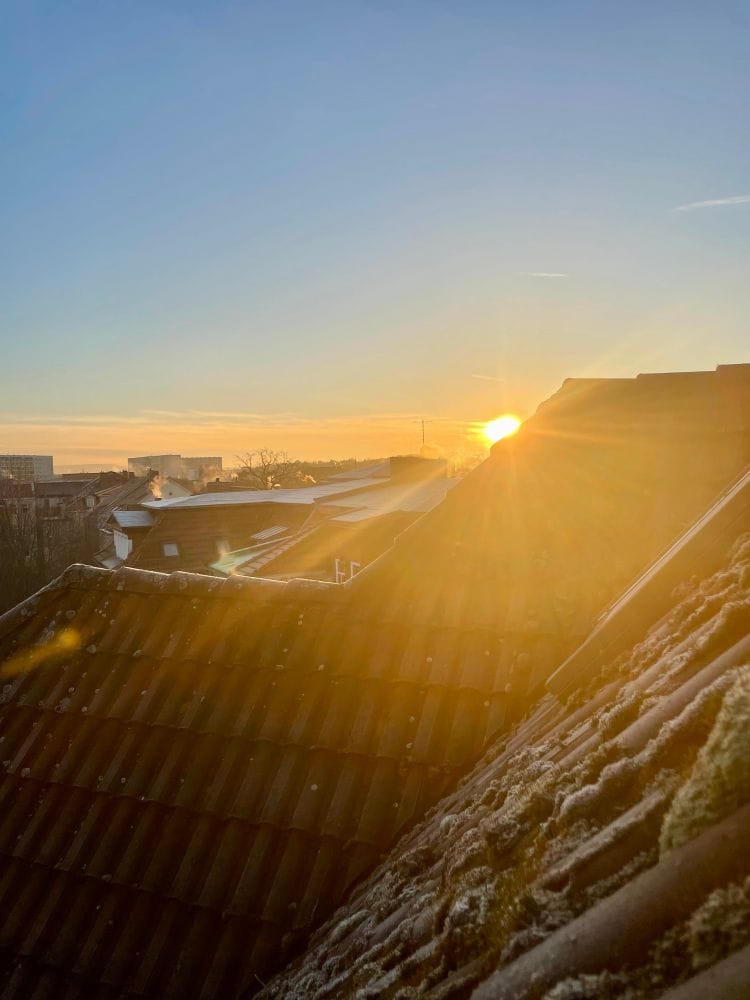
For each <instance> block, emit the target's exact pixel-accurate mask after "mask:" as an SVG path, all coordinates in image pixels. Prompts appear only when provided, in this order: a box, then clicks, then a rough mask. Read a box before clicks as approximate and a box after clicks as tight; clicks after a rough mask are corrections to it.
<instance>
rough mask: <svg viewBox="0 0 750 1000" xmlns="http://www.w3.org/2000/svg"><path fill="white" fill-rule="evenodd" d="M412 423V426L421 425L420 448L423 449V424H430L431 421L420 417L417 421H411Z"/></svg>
mask: <svg viewBox="0 0 750 1000" xmlns="http://www.w3.org/2000/svg"><path fill="white" fill-rule="evenodd" d="M412 423H414V424H421V425H422V447H423V448H424V425H425V424H431V423H432V421H431V420H425V418H424V417H420V418H419V420H413V421H412Z"/></svg>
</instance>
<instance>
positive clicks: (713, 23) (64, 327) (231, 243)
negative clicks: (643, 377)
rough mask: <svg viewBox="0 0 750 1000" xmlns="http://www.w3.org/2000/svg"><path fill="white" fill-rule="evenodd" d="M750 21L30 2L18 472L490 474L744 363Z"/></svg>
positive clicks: (24, 7)
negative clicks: (366, 466) (263, 449)
mask: <svg viewBox="0 0 750 1000" xmlns="http://www.w3.org/2000/svg"><path fill="white" fill-rule="evenodd" d="M748 51H750V6H749V5H748V4H747V3H746V2H722V0H718V2H715V3H710V4H709V3H707V2H702V3H695V2H691V0H679V2H672V0H663V2H660V3H658V4H654V3H653V2H640V0H634V2H631V3H628V4H602V3H601V2H592V3H582V2H576V0H569V2H565V3H562V2H553V0H547V2H545V0H540V2H538V3H534V4H529V3H526V2H515V0H504V2H502V3H498V2H496V0H493V2H480V0H429V2H427V0H341V2H327V0H303V2H296V3H291V2H286V0H273V2H264V0H256V2H245V3H234V2H226V0H212V2H210V3H209V2H207V0H204V2H200V3H199V2H192V0H179V2H178V0H146V2H138V0H129V2H128V3H121V2H115V0H97V2H80V0H66V2H62V0H57V2H37V0H21V2H16V0H6V2H5V3H3V4H2V6H1V7H0V94H1V95H2V97H1V99H0V303H1V305H0V451H12V452H27V451H31V452H39V453H45V454H48V453H52V454H54V455H55V460H56V465H57V466H63V465H76V464H81V465H83V464H89V465H102V466H106V467H109V466H111V465H120V464H122V462H123V461H124V459H125V458H126V457H127V456H128V455H134V454H144V453H154V452H157V453H158V452H182V453H183V454H206V453H208V454H216V453H219V454H223V455H224V456H225V461H227V462H231V460H232V459H233V458H234V456H235V455H237V454H241V453H244V452H247V451H250V450H253V449H255V448H258V447H260V446H269V447H273V448H280V449H284V450H287V451H288V452H290V454H291V455H293V456H294V457H300V458H328V457H345V456H357V457H365V456H372V455H380V454H387V453H394V452H408V451H414V450H416V449H417V448H418V447H419V444H420V439H421V426H420V424H419V423H418V420H419V419H420V418H422V417H424V418H425V419H426V420H427V421H428V423H426V425H425V429H426V438H427V440H428V442H429V443H431V444H432V445H434V446H435V447H437V448H441V449H444V450H445V451H453V450H460V449H462V448H467V449H469V450H471V449H472V448H473V449H474V450H476V447H477V446H478V445H477V440H476V438H475V437H474V435H473V428H475V427H476V426H477V425H478V424H481V422H483V421H486V420H490V419H491V418H493V417H496V416H497V415H498V414H500V413H504V412H508V411H510V412H514V413H518V414H519V415H520V416H521V417H524V416H527V415H528V414H530V413H531V412H533V410H534V409H535V407H536V406H537V405H538V403H539V402H540V401H541V400H543V399H544V398H546V397H547V396H549V395H550V394H551V393H552V392H554V391H555V389H556V388H557V387H558V386H559V384H560V383H561V382H562V380H563V379H564V378H566V377H569V376H603V377H614V376H632V375H635V374H637V373H638V372H640V371H666V370H690V369H703V368H713V367H715V365H717V364H721V363H737V362H742V361H750V357H748V354H749V353H750V352H749V351H748V345H750V334H749V332H748V324H747V316H748V307H749V306H750V281H749V280H748V270H749V268H748V265H749V264H750V128H749V127H748V126H749V125H750V59H748Z"/></svg>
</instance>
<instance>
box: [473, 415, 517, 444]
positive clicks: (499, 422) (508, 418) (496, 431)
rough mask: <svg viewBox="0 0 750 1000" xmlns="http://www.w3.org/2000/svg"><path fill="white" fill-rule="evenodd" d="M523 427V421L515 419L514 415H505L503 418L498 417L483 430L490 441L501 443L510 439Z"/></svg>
mask: <svg viewBox="0 0 750 1000" xmlns="http://www.w3.org/2000/svg"><path fill="white" fill-rule="evenodd" d="M520 426H521V421H520V420H519V419H518V417H514V416H513V414H512V413H504V414H503V415H502V417H497V418H496V419H495V420H490V421H489V422H488V423H486V424H485V425H484V427H483V428H482V433H483V434H484V436H485V437H486V438H487V440H488V441H492V443H493V444H494V443H495V441H500V439H501V438H506V437H510V435H511V434H515V433H516V431H517V430H518V428H519V427H520Z"/></svg>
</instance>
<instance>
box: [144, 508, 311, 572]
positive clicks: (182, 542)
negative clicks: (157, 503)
mask: <svg viewBox="0 0 750 1000" xmlns="http://www.w3.org/2000/svg"><path fill="white" fill-rule="evenodd" d="M264 492H266V491H264ZM149 513H151V514H152V515H153V517H154V520H155V522H156V523H155V524H154V526H153V528H152V529H151V530H150V531H149V532H148V534H147V535H146V536H145V538H144V539H143V540H142V541H141V542H140V543H138V544H136V546H135V547H134V550H133V554H132V556H131V557H130V558H129V559H128V564H129V565H131V566H137V567H139V568H142V569H148V570H158V571H161V572H170V571H172V570H189V571H192V572H203V573H205V572H208V568H209V567H210V566H211V564H212V563H214V562H215V561H216V560H217V558H219V556H220V555H222V554H223V552H225V551H227V550H229V551H234V550H235V549H241V548H245V547H247V546H249V545H251V544H252V543H253V535H255V534H256V533H257V532H258V531H262V530H263V529H264V528H270V527H273V526H274V525H277V524H278V523H279V508H278V507H276V506H275V504H273V503H271V502H269V500H266V502H265V503H259V504H242V505H240V506H237V507H231V506H230V507H226V506H220V507H204V508H199V509H197V510H195V509H189V510H173V509H170V508H169V507H164V508H151V509H150V510H149ZM309 515H310V507H309V506H304V505H299V506H289V505H287V506H285V507H284V510H283V516H284V521H285V523H286V524H287V525H288V526H289V528H290V529H291V530H294V529H295V528H297V527H299V526H300V525H301V524H302V523H303V521H304V520H305V519H306V518H307V517H309ZM170 542H171V543H177V544H178V551H179V554H178V556H177V557H165V555H164V552H163V548H162V546H163V545H164V544H166V543H170Z"/></svg>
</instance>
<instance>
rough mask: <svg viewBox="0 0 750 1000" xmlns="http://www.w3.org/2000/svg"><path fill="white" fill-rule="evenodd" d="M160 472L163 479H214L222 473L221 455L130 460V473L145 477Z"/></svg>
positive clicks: (162, 456)
mask: <svg viewBox="0 0 750 1000" xmlns="http://www.w3.org/2000/svg"><path fill="white" fill-rule="evenodd" d="M149 471H152V472H158V473H159V475H160V476H161V477H162V479H166V478H167V477H169V478H171V479H192V480H195V479H200V480H203V481H205V480H207V479H214V478H215V477H216V476H217V475H218V474H219V473H220V472H221V471H222V458H221V456H220V455H198V456H193V457H187V456H183V455H139V456H138V457H136V458H129V459H128V472H132V473H133V475H136V476H145V475H146V473H147V472H149Z"/></svg>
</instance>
